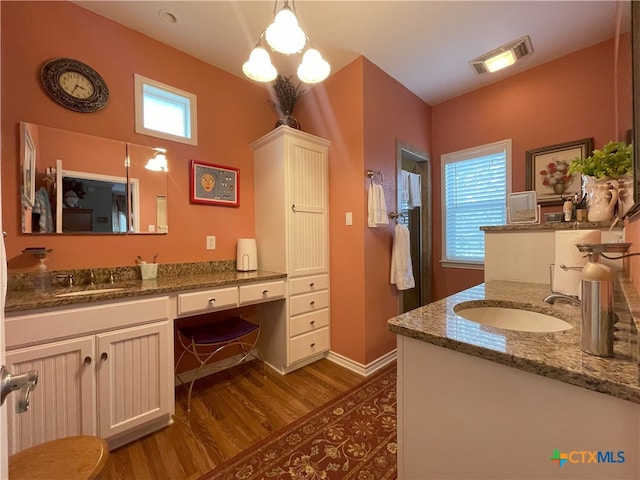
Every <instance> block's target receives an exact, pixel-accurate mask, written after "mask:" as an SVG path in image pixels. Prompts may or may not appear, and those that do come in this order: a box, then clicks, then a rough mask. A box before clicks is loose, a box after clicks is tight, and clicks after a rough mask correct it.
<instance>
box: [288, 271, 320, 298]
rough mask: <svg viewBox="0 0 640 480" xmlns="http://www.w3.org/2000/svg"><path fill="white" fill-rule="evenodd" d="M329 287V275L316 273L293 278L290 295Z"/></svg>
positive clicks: (290, 283) (290, 282) (290, 284)
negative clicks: (310, 275)
mask: <svg viewBox="0 0 640 480" xmlns="http://www.w3.org/2000/svg"><path fill="white" fill-rule="evenodd" d="M328 288H329V275H314V276H312V277H302V278H292V279H291V280H289V295H298V294H300V293H311V292H315V291H318V290H326V289H328Z"/></svg>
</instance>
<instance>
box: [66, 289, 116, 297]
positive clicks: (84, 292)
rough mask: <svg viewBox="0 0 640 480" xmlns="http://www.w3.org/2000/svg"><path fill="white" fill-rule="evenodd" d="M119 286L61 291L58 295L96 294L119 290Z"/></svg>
mask: <svg viewBox="0 0 640 480" xmlns="http://www.w3.org/2000/svg"><path fill="white" fill-rule="evenodd" d="M118 290H122V287H119V288H96V289H95V290H79V291H77V292H69V293H59V294H58V295H56V297H79V296H81V295H96V294H98V293H107V292H117V291H118Z"/></svg>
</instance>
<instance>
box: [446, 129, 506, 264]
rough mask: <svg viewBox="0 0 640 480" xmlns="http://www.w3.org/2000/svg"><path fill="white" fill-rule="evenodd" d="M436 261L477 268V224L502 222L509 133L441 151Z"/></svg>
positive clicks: (480, 245) (480, 243)
mask: <svg viewBox="0 0 640 480" xmlns="http://www.w3.org/2000/svg"><path fill="white" fill-rule="evenodd" d="M441 162H442V191H443V202H442V219H443V225H442V235H443V239H442V244H443V249H442V254H443V258H442V263H443V265H448V266H457V267H463V268H464V267H466V268H482V266H483V264H484V232H483V231H481V230H480V227H481V226H490V225H505V224H506V223H507V218H506V217H507V194H508V193H510V191H511V139H507V140H502V141H500V142H495V143H491V144H488V145H482V146H480V147H474V148H470V149H467V150H461V151H458V152H452V153H447V154H444V155H442V157H441Z"/></svg>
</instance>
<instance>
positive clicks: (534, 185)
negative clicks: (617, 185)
mask: <svg viewBox="0 0 640 480" xmlns="http://www.w3.org/2000/svg"><path fill="white" fill-rule="evenodd" d="M592 151H593V138H583V139H580V140H575V141H573V142H565V143H559V144H557V145H551V146H548V147H542V148H536V149H533V150H527V177H526V187H525V190H532V191H534V192H536V196H537V198H538V203H539V204H540V205H562V202H563V200H562V197H571V196H573V195H575V194H576V193H579V192H581V190H582V179H581V178H580V174H577V173H575V174H570V173H569V171H568V170H569V165H571V161H572V160H573V159H574V158H576V157H580V158H585V157H586V156H588V155H590V154H591V152H592Z"/></svg>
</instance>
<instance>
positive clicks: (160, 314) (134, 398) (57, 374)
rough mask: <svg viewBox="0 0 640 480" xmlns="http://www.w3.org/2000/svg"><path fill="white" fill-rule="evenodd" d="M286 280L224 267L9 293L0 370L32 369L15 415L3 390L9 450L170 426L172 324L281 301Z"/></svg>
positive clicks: (129, 435)
mask: <svg viewBox="0 0 640 480" xmlns="http://www.w3.org/2000/svg"><path fill="white" fill-rule="evenodd" d="M285 280H286V275H285V274H283V273H278V272H266V271H254V272H236V271H235V270H227V271H217V272H211V273H203V272H198V273H191V274H182V275H176V276H168V277H160V278H158V279H156V280H146V281H140V280H130V281H125V282H121V283H118V284H116V285H107V287H109V288H102V289H99V288H98V287H94V289H92V288H89V289H87V288H86V287H85V288H84V289H83V288H75V289H69V288H65V289H57V290H52V291H50V292H48V293H46V294H39V295H35V294H34V292H33V290H31V291H29V290H24V291H10V292H9V293H8V296H7V302H6V318H5V338H6V349H7V354H6V360H7V368H8V370H9V371H11V372H15V373H22V372H24V371H28V370H34V369H35V370H38V371H39V374H40V376H39V380H38V384H37V386H36V388H35V389H34V390H33V392H32V393H31V398H30V409H29V411H28V412H26V413H23V414H19V415H18V414H15V413H14V410H15V402H16V401H17V398H18V396H17V395H12V396H9V397H8V400H7V401H8V428H9V454H12V453H16V452H18V451H20V450H23V449H25V448H28V447H30V446H33V445H37V444H39V443H42V442H45V441H49V440H53V439H56V438H61V437H67V436H70V435H98V436H100V437H102V438H105V439H106V440H107V441H108V443H109V446H110V448H112V449H113V448H116V447H118V446H120V445H123V444H125V443H128V442H130V441H132V440H134V439H136V438H139V437H141V436H143V435H146V434H148V433H151V432H153V431H155V430H158V429H159V428H162V427H164V426H166V425H169V424H170V423H171V421H172V415H173V413H174V401H175V399H174V365H173V357H174V354H173V353H174V321H175V320H176V319H181V318H187V317H190V316H193V315H200V314H203V313H208V312H215V311H221V310H226V309H232V308H237V307H241V306H245V305H261V304H265V303H269V302H278V301H280V302H281V303H283V301H284V298H285V296H286V295H285ZM88 292H92V293H88ZM283 341H285V340H284V339H283Z"/></svg>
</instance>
